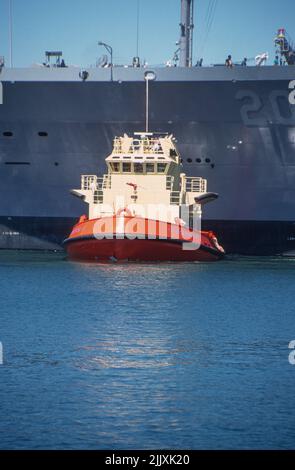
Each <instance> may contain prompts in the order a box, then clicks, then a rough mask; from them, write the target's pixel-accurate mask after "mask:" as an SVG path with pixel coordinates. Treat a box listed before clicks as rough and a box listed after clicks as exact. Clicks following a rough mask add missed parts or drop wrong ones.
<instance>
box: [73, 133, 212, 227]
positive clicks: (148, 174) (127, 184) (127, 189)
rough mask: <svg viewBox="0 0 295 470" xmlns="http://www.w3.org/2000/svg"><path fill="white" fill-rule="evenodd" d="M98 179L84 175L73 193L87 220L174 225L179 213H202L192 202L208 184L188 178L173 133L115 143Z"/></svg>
mask: <svg viewBox="0 0 295 470" xmlns="http://www.w3.org/2000/svg"><path fill="white" fill-rule="evenodd" d="M106 164H107V167H108V172H107V173H106V174H104V175H103V176H102V177H98V176H96V175H82V177H81V178H82V181H81V189H79V190H73V191H72V193H73V194H74V195H76V196H78V197H81V198H83V200H84V201H85V202H86V203H87V204H88V205H89V219H95V218H98V217H102V216H111V215H114V214H117V213H118V212H119V211H122V210H123V209H125V210H128V211H129V212H130V213H131V214H132V215H137V216H142V217H148V218H152V219H158V220H163V221H167V222H171V223H174V222H175V221H177V219H180V218H181V216H182V214H181V211H183V210H184V208H187V209H188V210H189V211H199V212H200V211H201V206H200V205H199V204H197V203H196V201H195V198H196V197H199V196H201V195H203V194H205V193H206V192H207V181H206V180H205V179H203V178H200V177H187V176H186V175H185V173H183V172H182V165H181V158H180V155H179V153H178V151H177V148H176V146H175V138H174V137H173V136H172V135H163V134H155V133H147V132H142V133H135V134H134V135H133V136H132V137H130V136H128V135H127V134H124V136H123V137H116V138H115V139H114V146H113V151H112V153H111V154H110V155H109V156H108V157H107V158H106Z"/></svg>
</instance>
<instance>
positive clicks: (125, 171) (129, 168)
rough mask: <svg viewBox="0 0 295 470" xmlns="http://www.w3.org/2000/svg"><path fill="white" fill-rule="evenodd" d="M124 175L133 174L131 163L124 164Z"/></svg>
mask: <svg viewBox="0 0 295 470" xmlns="http://www.w3.org/2000/svg"><path fill="white" fill-rule="evenodd" d="M123 173H131V163H130V162H123Z"/></svg>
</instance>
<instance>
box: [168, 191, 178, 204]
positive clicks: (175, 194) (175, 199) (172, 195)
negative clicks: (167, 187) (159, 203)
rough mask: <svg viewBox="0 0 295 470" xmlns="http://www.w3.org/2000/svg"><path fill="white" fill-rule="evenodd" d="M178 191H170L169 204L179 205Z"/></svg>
mask: <svg viewBox="0 0 295 470" xmlns="http://www.w3.org/2000/svg"><path fill="white" fill-rule="evenodd" d="M179 198H180V191H171V193H170V204H171V205H176V206H178V205H179Z"/></svg>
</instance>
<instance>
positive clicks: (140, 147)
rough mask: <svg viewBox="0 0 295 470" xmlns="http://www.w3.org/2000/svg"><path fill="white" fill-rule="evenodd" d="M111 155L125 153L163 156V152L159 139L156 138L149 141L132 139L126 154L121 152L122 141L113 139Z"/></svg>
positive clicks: (117, 138)
mask: <svg viewBox="0 0 295 470" xmlns="http://www.w3.org/2000/svg"><path fill="white" fill-rule="evenodd" d="M113 153H117V154H124V153H127V155H128V154H129V155H130V154H131V155H133V154H163V153H164V151H163V149H162V146H161V144H160V141H159V139H157V138H151V139H142V140H140V139H138V140H137V139H134V140H133V141H132V143H131V145H130V146H129V149H128V151H127V152H123V139H121V138H120V137H116V138H115V139H114V149H113Z"/></svg>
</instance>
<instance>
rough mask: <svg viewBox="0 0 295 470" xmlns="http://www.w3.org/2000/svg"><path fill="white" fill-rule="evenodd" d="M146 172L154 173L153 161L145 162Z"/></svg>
mask: <svg viewBox="0 0 295 470" xmlns="http://www.w3.org/2000/svg"><path fill="white" fill-rule="evenodd" d="M146 172H147V173H155V164H154V163H147V164H146Z"/></svg>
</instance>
